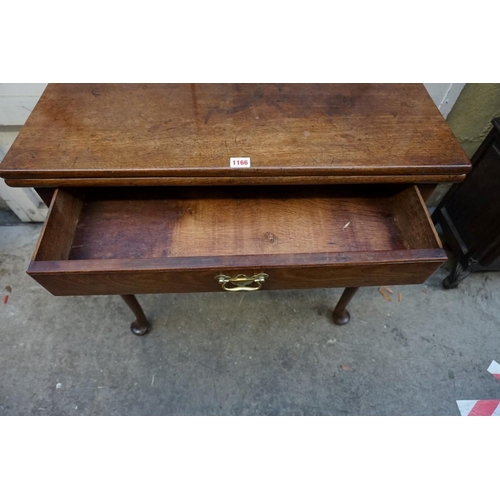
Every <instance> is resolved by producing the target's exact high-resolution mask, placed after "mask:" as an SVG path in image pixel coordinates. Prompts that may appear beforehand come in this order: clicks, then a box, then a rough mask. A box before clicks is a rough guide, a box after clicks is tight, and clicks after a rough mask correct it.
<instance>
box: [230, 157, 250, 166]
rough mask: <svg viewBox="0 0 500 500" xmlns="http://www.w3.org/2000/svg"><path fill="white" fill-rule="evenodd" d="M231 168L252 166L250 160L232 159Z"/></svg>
mask: <svg viewBox="0 0 500 500" xmlns="http://www.w3.org/2000/svg"><path fill="white" fill-rule="evenodd" d="M229 166H230V167H231V168H248V167H249V166H250V158H231V159H230V161H229Z"/></svg>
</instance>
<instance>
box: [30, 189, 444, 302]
mask: <svg viewBox="0 0 500 500" xmlns="http://www.w3.org/2000/svg"><path fill="white" fill-rule="evenodd" d="M445 261H446V255H445V252H444V251H443V249H442V247H441V243H440V241H439V238H438V236H437V235H436V232H435V230H434V226H433V224H432V222H431V221H430V219H429V216H428V213H427V209H426V207H425V204H424V202H423V200H422V198H421V196H420V193H419V191H418V189H417V187H415V186H409V187H408V186H397V185H396V186H395V185H393V186H377V187H376V188H375V187H374V186H262V187H260V186H259V187H255V186H252V187H242V186H237V187H230V186H227V187H175V188H174V187H164V188H153V187H151V188H112V189H110V188H94V189H90V188H89V189H78V190H70V189H68V190H65V189H59V190H57V191H56V192H55V194H54V197H53V199H52V203H51V206H50V211H49V215H48V218H47V221H46V223H45V226H44V228H43V232H42V234H41V236H40V240H39V242H38V245H37V248H36V250H35V254H34V256H33V260H32V262H31V264H30V266H29V270H28V274H30V276H32V277H33V278H34V279H35V280H37V281H38V282H39V283H40V284H41V285H42V286H44V287H45V288H46V289H47V290H49V291H50V292H52V293H53V294H54V295H98V294H136V293H137V294H141V293H164V292H208V291H217V290H219V291H220V290H222V289H223V288H224V289H234V288H236V289H259V288H262V289H269V290H272V289H286V288H315V287H340V286H349V287H357V286H370V285H390V284H410V283H421V282H423V281H425V279H426V278H427V277H428V276H429V275H431V274H432V273H433V272H434V271H435V270H436V269H437V268H438V267H439V266H440V265H441V264H442V263H443V262H445ZM241 275H245V277H246V278H245V277H243V276H241ZM237 276H239V278H236V277H237Z"/></svg>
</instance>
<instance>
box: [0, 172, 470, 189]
mask: <svg viewBox="0 0 500 500" xmlns="http://www.w3.org/2000/svg"><path fill="white" fill-rule="evenodd" d="M464 179H465V174H461V175H446V174H443V175H381V176H369V175H358V176H340V175H339V176H334V177H330V176H309V175H307V176H306V175H304V176H286V177H280V176H278V177H146V178H140V177H134V178H128V177H125V178H123V177H121V178H115V177H113V178H94V179H88V178H82V179H6V184H7V185H8V186H11V187H50V188H55V187H110V186H143V187H146V186H220V185H225V186H262V185H266V186H278V185H311V184H322V185H338V184H409V183H430V184H433V185H435V184H437V183H439V182H462V181H463V180H464Z"/></svg>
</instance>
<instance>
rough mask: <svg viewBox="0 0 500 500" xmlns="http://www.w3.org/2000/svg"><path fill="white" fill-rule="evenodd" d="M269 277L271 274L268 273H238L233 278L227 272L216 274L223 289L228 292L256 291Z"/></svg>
mask: <svg viewBox="0 0 500 500" xmlns="http://www.w3.org/2000/svg"><path fill="white" fill-rule="evenodd" d="M267 278H269V275H268V274H266V273H259V274H254V275H253V276H246V275H245V274H238V276H236V277H235V278H231V276H226V275H225V274H218V275H217V276H215V279H216V280H217V281H218V282H219V283H220V285H221V286H222V289H223V290H226V291H227V292H255V291H256V290H260V289H261V288H262V284H263V283H264V281H265V280H266V279H267ZM251 285H255V286H251Z"/></svg>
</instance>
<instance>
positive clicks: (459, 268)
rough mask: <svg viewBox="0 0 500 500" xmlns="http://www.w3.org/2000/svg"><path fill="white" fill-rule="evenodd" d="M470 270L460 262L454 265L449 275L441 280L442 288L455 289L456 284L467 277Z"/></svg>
mask: <svg viewBox="0 0 500 500" xmlns="http://www.w3.org/2000/svg"><path fill="white" fill-rule="evenodd" d="M469 274H470V270H469V269H468V268H467V267H465V266H464V265H463V264H462V263H461V262H460V261H458V262H457V263H456V264H455V267H454V268H453V270H452V271H451V273H450V274H449V275H448V276H447V277H446V278H445V279H444V280H443V288H446V289H447V290H448V289H450V288H457V286H458V284H459V283H460V282H461V281H463V280H464V279H465V278H467V276H469Z"/></svg>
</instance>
